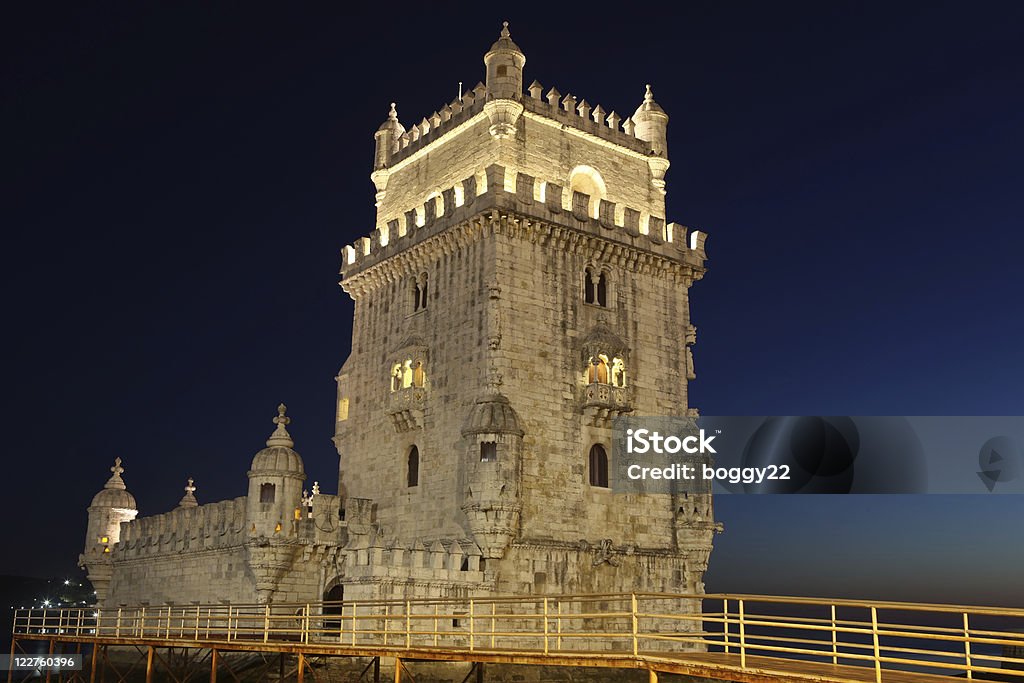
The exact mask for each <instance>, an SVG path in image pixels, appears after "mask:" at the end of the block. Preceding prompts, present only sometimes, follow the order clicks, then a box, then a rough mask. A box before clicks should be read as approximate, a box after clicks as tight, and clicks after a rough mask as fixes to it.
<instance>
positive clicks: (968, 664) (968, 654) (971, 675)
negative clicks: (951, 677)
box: [964, 612, 974, 681]
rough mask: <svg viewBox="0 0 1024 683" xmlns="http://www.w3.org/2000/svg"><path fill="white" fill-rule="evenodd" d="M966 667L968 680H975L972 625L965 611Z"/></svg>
mask: <svg viewBox="0 0 1024 683" xmlns="http://www.w3.org/2000/svg"><path fill="white" fill-rule="evenodd" d="M964 668H966V669H967V680H969V681H971V680H974V667H973V666H971V626H970V623H969V621H968V618H967V612H964Z"/></svg>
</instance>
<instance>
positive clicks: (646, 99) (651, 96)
mask: <svg viewBox="0 0 1024 683" xmlns="http://www.w3.org/2000/svg"><path fill="white" fill-rule="evenodd" d="M653 99H654V91H652V90H651V84H650V83H648V84H647V92H646V93H644V102H650V101H652V100H653Z"/></svg>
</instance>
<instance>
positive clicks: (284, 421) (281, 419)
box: [274, 403, 292, 425]
mask: <svg viewBox="0 0 1024 683" xmlns="http://www.w3.org/2000/svg"><path fill="white" fill-rule="evenodd" d="M287 410H288V406H286V405H285V404H283V403H282V404H281V405H279V406H278V407H277V417H275V418H274V424H276V425H288V424H291V422H292V419H291V418H290V417H288V416H286V415H285V412H286V411H287Z"/></svg>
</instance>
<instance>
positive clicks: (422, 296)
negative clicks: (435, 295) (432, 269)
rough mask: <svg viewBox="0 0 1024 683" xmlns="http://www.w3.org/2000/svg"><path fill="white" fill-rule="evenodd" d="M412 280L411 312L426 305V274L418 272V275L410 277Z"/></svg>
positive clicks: (420, 309) (419, 309)
mask: <svg viewBox="0 0 1024 683" xmlns="http://www.w3.org/2000/svg"><path fill="white" fill-rule="evenodd" d="M410 281H411V282H412V288H411V293H412V312H413V313H415V312H417V311H422V310H423V309H424V308H426V307H427V274H426V273H420V276H419V277H414V278H410Z"/></svg>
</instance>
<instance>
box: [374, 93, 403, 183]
mask: <svg viewBox="0 0 1024 683" xmlns="http://www.w3.org/2000/svg"><path fill="white" fill-rule="evenodd" d="M404 133H405V126H403V125H402V124H401V123H399V122H398V110H397V109H395V103H394V102H392V103H391V111H390V112H388V118H387V119H386V120H385V121H384V123H382V124H380V128H378V129H377V132H376V133H374V134H373V139H374V141H375V142H376V150H375V152H374V155H373V170H375V171H376V170H378V169H381V168H386V167H387V166H388V164H390V163H391V153H392V152H393V151H394V150H395V144H396V143H397V141H398V138H400V137H401V136H402V135H403V134H404Z"/></svg>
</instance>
